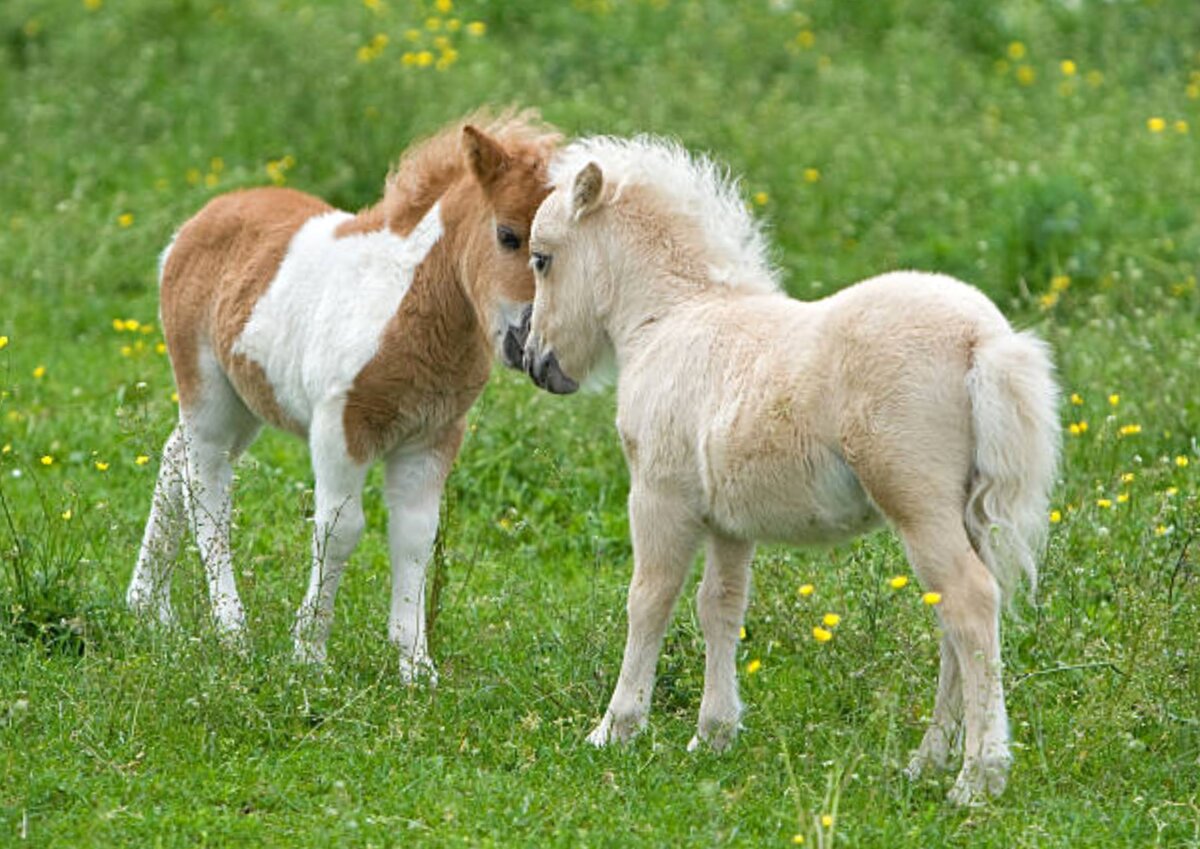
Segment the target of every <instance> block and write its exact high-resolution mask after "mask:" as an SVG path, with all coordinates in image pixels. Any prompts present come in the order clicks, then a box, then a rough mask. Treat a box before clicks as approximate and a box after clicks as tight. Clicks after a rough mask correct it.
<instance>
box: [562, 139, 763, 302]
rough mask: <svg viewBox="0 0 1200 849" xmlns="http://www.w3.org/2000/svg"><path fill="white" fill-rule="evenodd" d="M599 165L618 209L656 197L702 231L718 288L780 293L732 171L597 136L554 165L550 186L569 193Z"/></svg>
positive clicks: (672, 151) (671, 144)
mask: <svg viewBox="0 0 1200 849" xmlns="http://www.w3.org/2000/svg"><path fill="white" fill-rule="evenodd" d="M589 162H595V163H596V164H597V165H599V166H600V169H601V171H603V172H604V180H605V182H606V183H608V184H609V185H612V186H615V187H616V191H615V194H614V196H613V201H614V202H617V201H619V200H620V197H621V193H622V192H623V191H624V190H625V189H626V188H628V187H630V186H640V187H645V188H647V189H649V190H650V191H652V192H654V193H655V195H656V196H657V198H658V199H659V200H661V201H662V202H663V204H664V205H665V207H666V209H667V210H669V211H670V213H671V214H673V215H675V216H677V217H679V218H681V219H684V220H687V221H690V222H692V223H693V224H694V225H695V226H696V227H697V228H698V230H699V235H700V237H701V238H699V239H698V240H697V241H698V243H699V244H701V245H703V246H704V250H705V253H706V256H705V257H704V259H705V260H706V262H707V264H708V266H709V269H710V273H711V274H712V277H713V280H714V281H715V282H718V283H722V284H725V285H728V286H734V287H737V288H741V289H751V290H756V291H770V292H773V291H777V290H779V288H780V287H779V280H778V275H777V273H776V270H775V267H774V265H773V264H772V263H771V260H770V254H769V249H768V246H767V240H766V238H765V237H764V235H763V231H762V227H761V225H760V224H759V223H758V222H757V221H755V219H754V217H753V216H752V215H751V214H750V212H749V210H748V208H747V206H746V202H745V200H744V199H743V198H742V196H741V192H740V190H739V184H738V181H737V179H736V178H734V177H732V176H731V175H730V173H729V169H728V168H727V167H725V166H724V165H721V164H720V163H718V162H716V161H714V160H713V159H711V158H709V157H708V156H705V155H703V154H692V153H689V152H688V151H687V150H685V149H684V148H683V146H682V145H680V144H679V143H678V142H676V141H672V140H670V139H664V138H659V137H656V136H648V135H639V136H635V137H633V138H630V139H622V138H614V137H612V136H593V137H590V138H584V139H580V140H578V141H575V142H572V143H571V144H570V145H568V146H567V147H566V148H564V149H563V150H562V151H560V152H559V153H558V154H556V155H555V157H554V158H553V159H552V160H551V163H550V181H551V183H552V184H553V185H554V186H555V187H561V188H564V189H565V190H567V191H569V186H570V184H571V181H572V180H573V179H574V178H575V175H576V174H578V173H579V170H580V169H581V168H583V167H584V166H585V165H587V163H589Z"/></svg>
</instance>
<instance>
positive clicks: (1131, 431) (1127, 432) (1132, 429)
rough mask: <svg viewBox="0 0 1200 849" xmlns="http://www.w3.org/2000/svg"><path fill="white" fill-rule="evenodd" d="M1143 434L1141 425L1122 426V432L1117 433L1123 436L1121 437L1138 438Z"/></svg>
mask: <svg viewBox="0 0 1200 849" xmlns="http://www.w3.org/2000/svg"><path fill="white" fill-rule="evenodd" d="M1141 432H1142V426H1141V425H1140V424H1127V425H1122V426H1121V428H1120V430H1118V431H1117V433H1119V434H1121V436H1136V435H1137V434H1139V433H1141Z"/></svg>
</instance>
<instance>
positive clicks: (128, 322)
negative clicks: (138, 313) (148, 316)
mask: <svg viewBox="0 0 1200 849" xmlns="http://www.w3.org/2000/svg"><path fill="white" fill-rule="evenodd" d="M141 326H142V324H141V322H140V321H138V320H137V319H136V318H127V319H125V329H126V330H129V331H135V330H137V329H138V328H139V327H141Z"/></svg>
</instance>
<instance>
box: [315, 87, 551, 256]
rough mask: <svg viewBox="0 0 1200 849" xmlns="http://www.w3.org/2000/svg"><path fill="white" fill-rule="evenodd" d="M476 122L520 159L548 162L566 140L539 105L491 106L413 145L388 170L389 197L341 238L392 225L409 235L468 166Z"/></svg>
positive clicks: (344, 228) (361, 216)
mask: <svg viewBox="0 0 1200 849" xmlns="http://www.w3.org/2000/svg"><path fill="white" fill-rule="evenodd" d="M467 125H474V126H476V127H478V128H479V129H481V130H483V131H484V132H485V133H487V134H488V135H490V136H492V137H493V138H494V139H496V140H497V141H499V142H500V143H501V144H502V145H504V148H505V150H506V151H507V152H508V154H509V155H510V156H511V157H513V158H514V159H517V160H524V161H526V162H530V163H531V164H532V163H540V164H541V165H540V167H541V168H542V170H545V164H544V163H545V162H546V161H547V160H548V159H549V157H550V154H551V153H552V152H553V151H554V149H555V148H556V147H557V146H558V144H559V143H560V142H561V141H562V134H561V133H559V132H558V131H557V130H555V129H554V128H552V127H550V126H549V125H548V124H546V123H544V122H543V121H542V119H541V116H540V115H539V114H538V111H537V110H536V109H520V110H518V109H516V108H513V107H509V108H507V109H505V110H503V111H502V112H500V113H499V114H493V113H492V112H491V110H489V109H488V108H487V107H484V108H482V109H477V110H476V111H474V112H471V113H470V114H468V115H466V116H464V117H463V118H462V119H461V120H459V121H457V122H455V123H453V124H450V125H449V126H447V127H445V128H443V129H441V130H439V131H438V132H437V133H436V134H434V135H432V136H429V137H428V138H426V139H424V140H423V141H419V142H417V143H416V144H414V145H413V146H411V147H410V148H409V149H408V150H407V151H405V152H404V154H403V155H402V156H401V157H400V160H399V161H398V162H397V163H396V164H395V165H394V166H393V167H392V169H391V171H390V172H389V173H388V177H387V182H386V183H385V184H384V190H383V199H382V200H380V201H379V203H377V204H375V205H374V206H372V207H369V208H367V209H364V210H363V211H362V212H360V213H359V214H358V215H357V216H355V218H354V219H353V220H352V221H347V222H346V223H345V224H343V225H342V226H341V227H339V228H338V231H337V233H338V235H339V236H348V235H352V234H354V233H366V232H370V231H372V230H380V229H382V228H384V227H388V228H390V229H391V230H393V231H395V232H396V233H399V234H400V235H407V234H408V233H409V232H410V231H411V230H412V228H413V227H415V226H416V225H417V222H419V221H420V220H421V218H422V217H423V216H424V215H425V213H426V212H428V211H429V208H430V207H431V206H433V204H434V203H435V202H436V201H437V199H438V198H439V197H441V196H442V195H443V194H444V193H445V191H446V189H448V188H449V187H450V186H451V185H452V184H453V183H455V182H456V181H457V180H458V179H459V178H460V177H462V175H463V173H464V172H465V171H466V170H467V163H466V159H465V157H464V156H463V147H462V134H463V127H466V126H467Z"/></svg>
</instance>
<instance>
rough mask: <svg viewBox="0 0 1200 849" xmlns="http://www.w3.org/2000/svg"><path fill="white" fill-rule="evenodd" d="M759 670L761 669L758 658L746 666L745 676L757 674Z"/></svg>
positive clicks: (760, 662)
mask: <svg viewBox="0 0 1200 849" xmlns="http://www.w3.org/2000/svg"><path fill="white" fill-rule="evenodd" d="M760 669H762V661H761V660H759V659H758V658H755V659H754V660H752V661H750V662H749V663H747V664H746V674H747V675H753V674H754V673H755V672H757V671H758V670H760Z"/></svg>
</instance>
